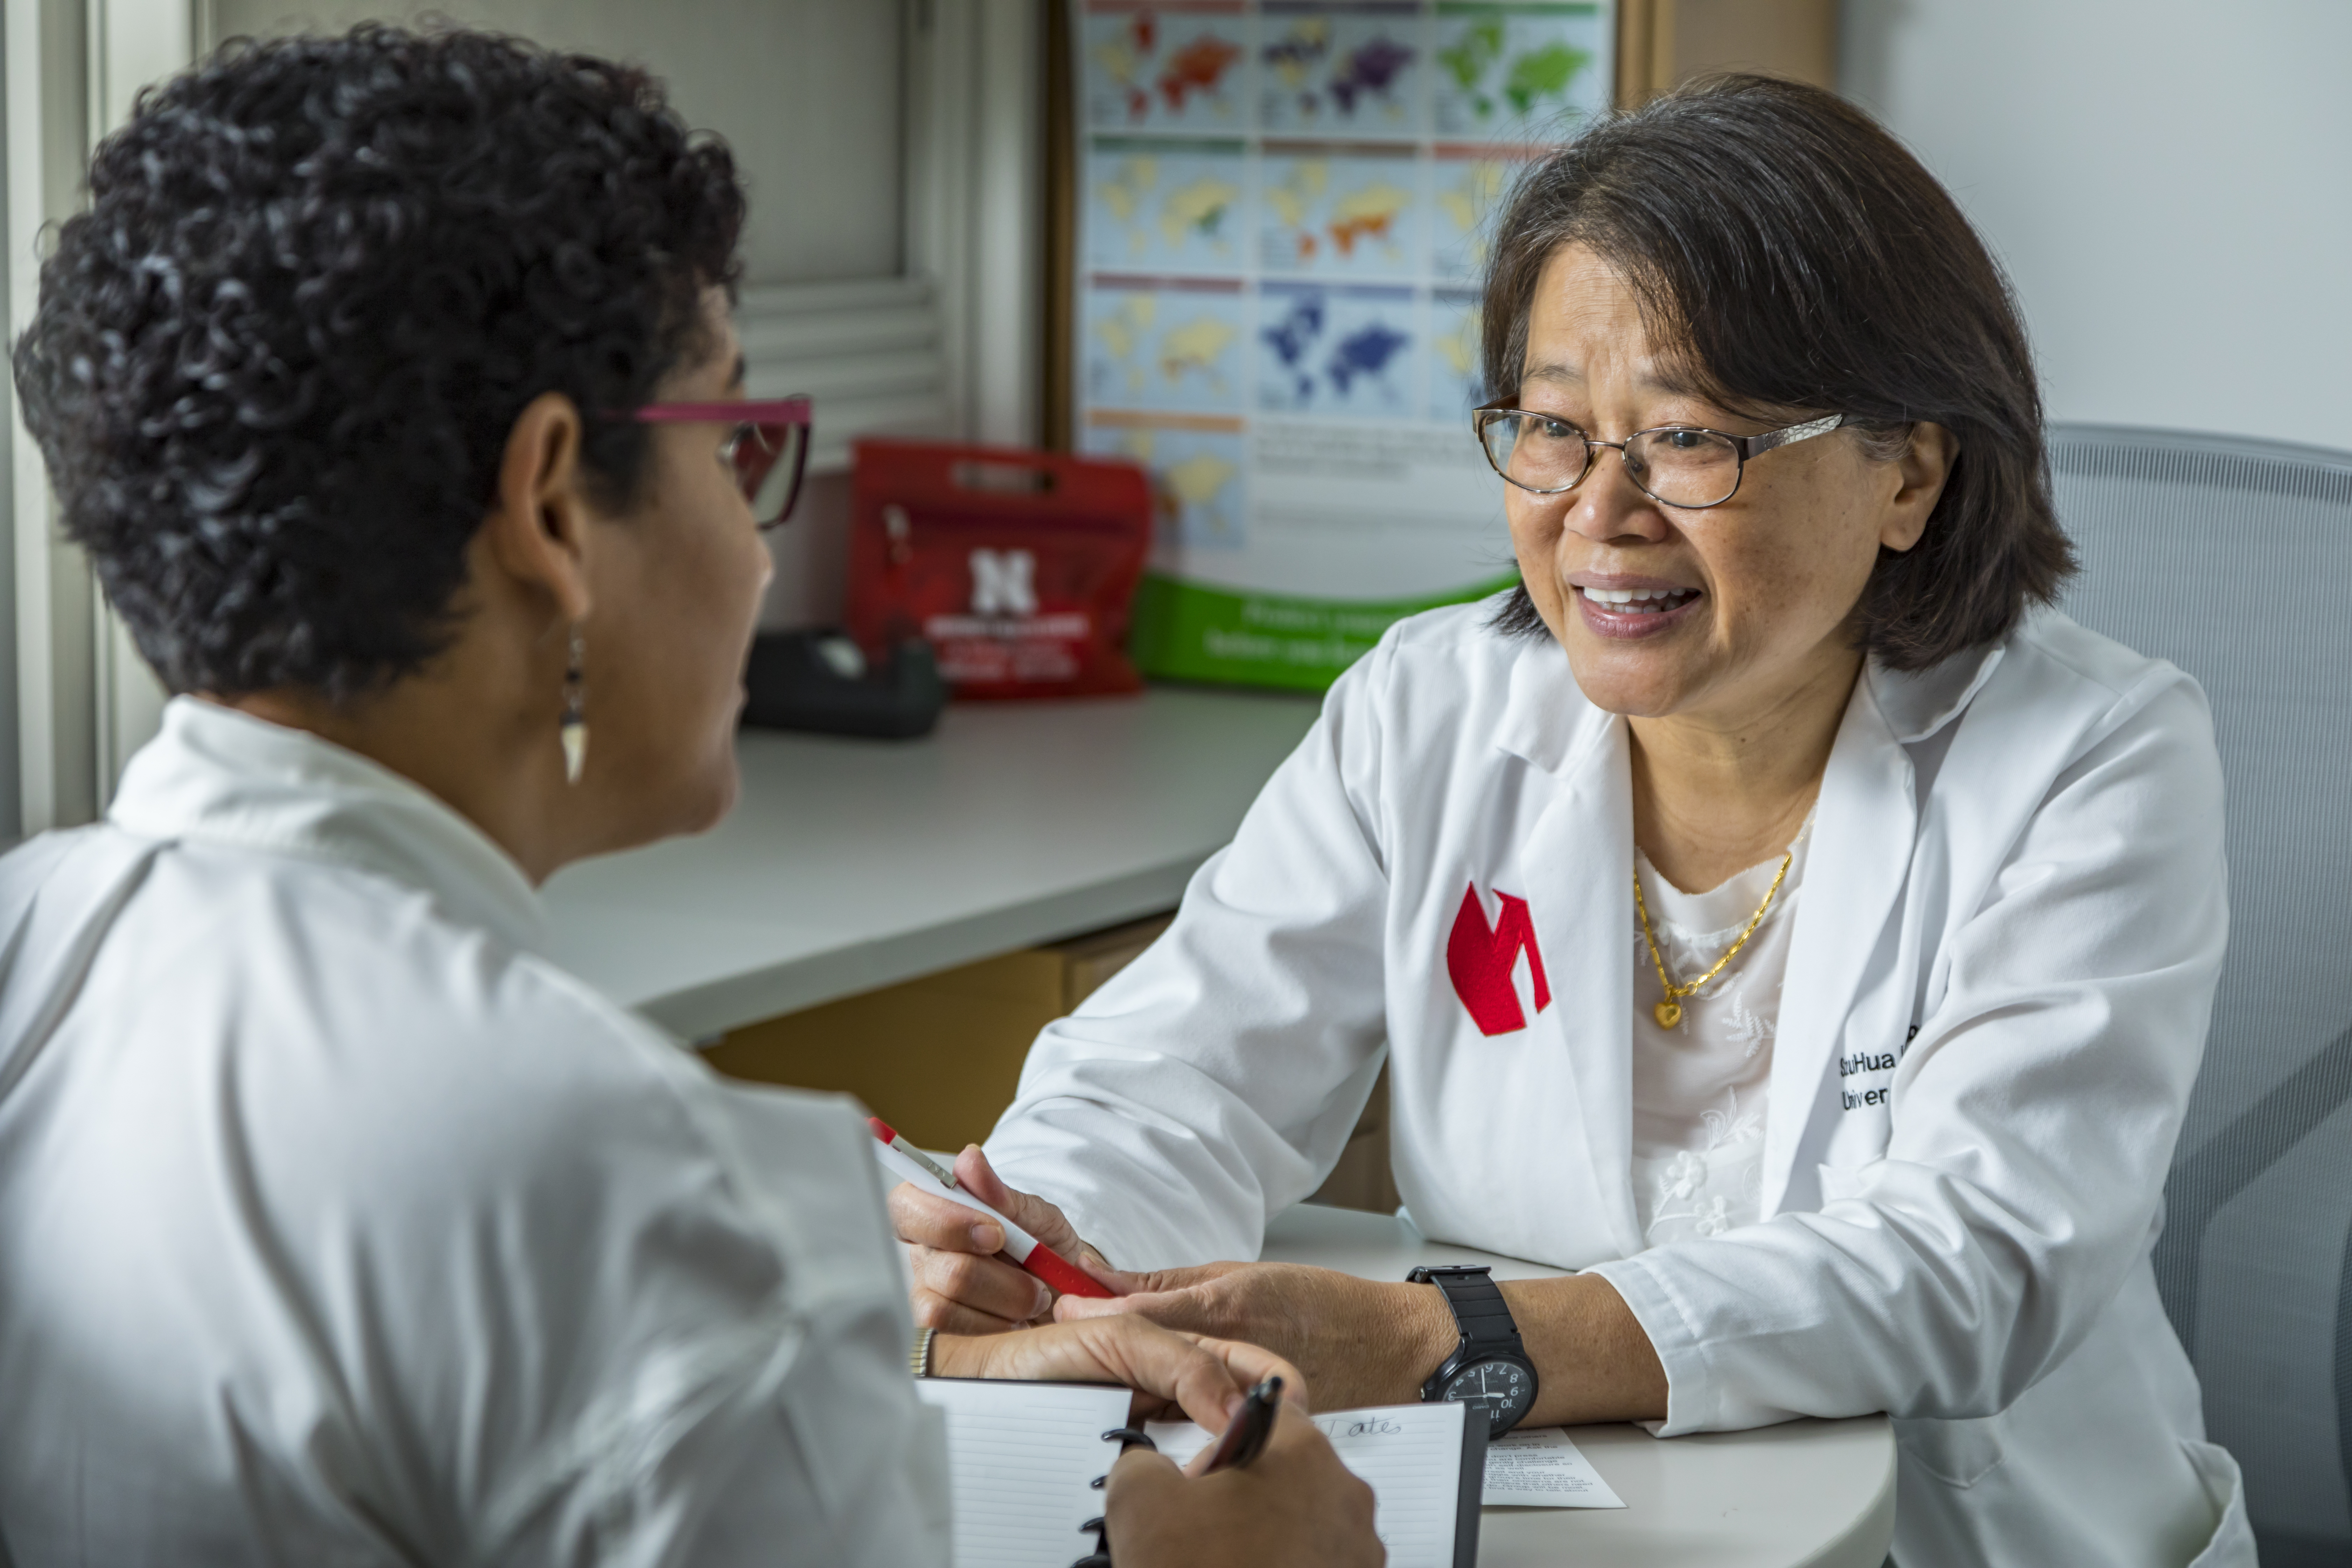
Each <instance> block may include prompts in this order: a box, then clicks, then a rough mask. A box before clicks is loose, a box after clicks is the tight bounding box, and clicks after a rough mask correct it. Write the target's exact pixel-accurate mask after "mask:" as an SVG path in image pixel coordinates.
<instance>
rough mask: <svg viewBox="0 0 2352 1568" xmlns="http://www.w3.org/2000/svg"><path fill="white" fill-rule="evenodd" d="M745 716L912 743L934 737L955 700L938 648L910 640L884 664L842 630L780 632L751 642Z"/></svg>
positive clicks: (786, 726) (763, 722) (778, 726)
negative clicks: (920, 737)
mask: <svg viewBox="0 0 2352 1568" xmlns="http://www.w3.org/2000/svg"><path fill="white" fill-rule="evenodd" d="M743 684H744V686H745V688H746V689H748V690H749V692H750V700H748V701H746V702H745V703H744V705H743V722H745V723H746V724H756V725H759V726H760V727H761V728H762V729H768V730H813V731H816V732H817V733H819V734H824V735H864V736H866V737H869V738H871V739H874V740H881V741H906V740H912V739H913V738H914V737H916V736H918V735H928V734H929V733H930V731H931V727H932V726H933V725H935V724H937V723H938V722H939V720H940V709H942V708H944V707H946V706H947V701H948V688H947V682H946V681H944V680H941V679H940V667H939V664H938V662H937V661H936V660H935V659H933V658H932V657H931V649H930V646H929V644H928V643H925V642H924V641H922V640H921V639H920V638H919V637H917V638H908V639H907V640H906V641H903V642H900V643H898V644H897V645H896V646H894V647H892V648H891V649H890V652H889V655H888V657H887V658H886V659H884V660H883V661H882V663H881V666H880V668H874V661H872V660H870V659H868V658H866V651H865V650H864V649H863V648H861V647H858V646H857V644H856V642H855V641H853V640H852V639H851V638H850V637H847V636H846V635H845V634H844V633H842V632H839V631H835V630H830V629H827V630H818V631H794V632H774V633H770V634H768V635H765V636H762V637H759V638H757V639H755V640H754V641H753V642H752V644H751V666H750V668H748V669H747V670H746V671H745V672H744V677H743Z"/></svg>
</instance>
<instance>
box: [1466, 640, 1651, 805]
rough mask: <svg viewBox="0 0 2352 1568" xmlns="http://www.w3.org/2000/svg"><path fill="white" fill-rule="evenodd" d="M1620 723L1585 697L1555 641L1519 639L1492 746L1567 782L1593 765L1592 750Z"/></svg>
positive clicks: (1605, 740) (1563, 653)
mask: <svg viewBox="0 0 2352 1568" xmlns="http://www.w3.org/2000/svg"><path fill="white" fill-rule="evenodd" d="M1496 635H1500V634H1496ZM1619 722H1621V721H1618V720H1617V718H1616V715H1614V714H1612V713H1606V712H1603V711H1602V710H1601V709H1599V708H1596V707H1594V706H1593V705H1592V703H1591V701H1589V700H1587V699H1586V698H1585V695H1584V689H1583V688H1581V687H1580V686H1578V685H1577V684H1576V674H1575V672H1574V671H1573V670H1571V669H1570V668H1569V664H1568V650H1567V649H1566V648H1563V647H1560V646H1559V639H1557V638H1556V637H1553V636H1552V635H1551V634H1550V633H1549V632H1541V633H1538V634H1537V635H1536V636H1533V637H1523V638H1521V639H1520V642H1519V648H1518V653H1517V657H1516V658H1513V659H1512V660H1511V675H1510V688H1509V690H1508V693H1507V696H1506V697H1505V698H1504V701H1503V717H1502V721H1501V722H1500V723H1498V724H1497V725H1496V730H1495V743H1496V745H1498V746H1500V747H1501V748H1502V749H1503V750H1504V751H1506V752H1509V753H1510V754H1511V755H1513V756H1515V757H1525V758H1526V759H1527V760H1528V762H1530V763H1534V764H1535V765H1536V766H1537V767H1539V768H1541V769H1542V770H1543V771H1544V772H1546V773H1551V774H1553V775H1555V776H1557V777H1559V778H1562V779H1565V778H1567V777H1568V776H1569V775H1570V773H1572V772H1573V771H1574V770H1576V769H1578V768H1581V767H1590V766H1591V765H1593V764H1594V763H1595V762H1596V760H1597V759H1596V758H1595V757H1594V756H1593V755H1592V754H1591V751H1592V748H1594V747H1597V746H1600V745H1602V744H1604V743H1605V742H1607V741H1608V739H1609V736H1610V733H1611V731H1612V727H1613V726H1615V725H1616V724H1618V723H1619Z"/></svg>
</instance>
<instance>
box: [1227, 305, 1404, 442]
mask: <svg viewBox="0 0 2352 1568" xmlns="http://www.w3.org/2000/svg"><path fill="white" fill-rule="evenodd" d="M1411 312H1412V293H1411V291H1410V290H1407V289H1378V290H1372V289H1366V290H1362V291H1360V292H1359V291H1352V290H1350V291H1342V290H1339V289H1267V290H1266V291H1265V294H1264V295H1263V296H1261V305H1260V321H1261V323H1262V324H1261V325H1260V326H1259V328H1258V342H1259V343H1260V345H1261V347H1262V348H1263V350H1264V358H1263V361H1262V364H1263V367H1264V368H1263V370H1262V373H1261V375H1260V378H1259V382H1258V402H1259V405H1260V406H1262V407H1265V408H1273V409H1281V410H1284V411H1286V412H1302V413H1303V412H1321V413H1333V414H1338V413H1372V412H1383V413H1386V412H1395V411H1398V410H1401V409H1403V408H1404V407H1405V406H1406V405H1407V403H1408V401H1409V397H1410V385H1411V383H1412V374H1411V363H1412V356H1411V355H1410V354H1409V353H1407V351H1408V350H1410V349H1411V348H1412V345H1413V339H1414V334H1413V332H1412V331H1411V330H1410V324H1411Z"/></svg>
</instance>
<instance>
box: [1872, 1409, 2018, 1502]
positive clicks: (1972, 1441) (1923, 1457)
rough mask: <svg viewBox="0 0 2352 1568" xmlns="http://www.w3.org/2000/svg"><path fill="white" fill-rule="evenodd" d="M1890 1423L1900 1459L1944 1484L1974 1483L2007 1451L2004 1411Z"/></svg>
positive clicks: (2006, 1419) (2006, 1418) (1982, 1477)
mask: <svg viewBox="0 0 2352 1568" xmlns="http://www.w3.org/2000/svg"><path fill="white" fill-rule="evenodd" d="M1894 1425H1895V1447H1898V1448H1900V1449H1901V1450H1902V1453H1903V1458H1905V1459H1906V1460H1908V1461H1910V1462H1911V1463H1912V1464H1915V1465H1916V1466H1918V1467H1919V1468H1921V1469H1923V1470H1925V1471H1927V1473H1928V1474H1929V1475H1931V1476H1933V1477H1935V1478H1936V1479H1937V1480H1939V1481H1942V1482H1943V1483H1945V1484H1946V1485H1947V1486H1955V1487H1972V1486H1974V1485H1976V1484H1977V1483H1978V1482H1979V1481H1980V1480H1982V1479H1984V1478H1985V1477H1986V1476H1987V1475H1989V1474H1990V1473H1991V1471H1992V1469H1993V1468H1994V1467H1995V1466H1997V1465H1999V1464H2000V1461H2001V1459H2002V1458H2003V1457H2004V1455H2005V1454H2006V1453H2007V1451H2008V1450H2007V1447H2006V1445H2005V1443H2004V1441H2003V1439H2004V1438H2005V1437H2006V1436H2007V1435H2008V1433H2007V1429H2008V1426H2009V1415H2008V1413H2007V1412H2003V1413H2002V1414H2000V1415H1980V1416H1978V1417H1976V1418H1974V1419H1973V1420H1968V1421H1931V1420H1924V1419H1923V1420H1901V1419H1898V1420H1896V1421H1895V1424H1894Z"/></svg>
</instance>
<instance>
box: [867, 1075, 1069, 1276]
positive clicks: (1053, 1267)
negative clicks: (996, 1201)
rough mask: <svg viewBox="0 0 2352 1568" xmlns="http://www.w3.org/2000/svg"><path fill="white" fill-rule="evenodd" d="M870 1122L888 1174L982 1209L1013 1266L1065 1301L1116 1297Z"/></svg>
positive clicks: (877, 1121) (882, 1124) (885, 1126)
mask: <svg viewBox="0 0 2352 1568" xmlns="http://www.w3.org/2000/svg"><path fill="white" fill-rule="evenodd" d="M866 1125H867V1126H869V1127H871V1128H873V1129H874V1136H875V1139H876V1140H877V1142H876V1143H875V1145H874V1156H875V1158H876V1159H878V1160H880V1161H881V1162H882V1168H883V1169H884V1170H886V1171H888V1172H889V1173H891V1174H892V1175H894V1176H896V1177H898V1179H899V1180H900V1181H902V1182H910V1183H912V1184H914V1187H915V1190H916V1191H917V1192H922V1193H935V1194H938V1195H939V1196H940V1197H943V1198H945V1199H947V1200H948V1202H950V1203H951V1204H961V1205H963V1206H964V1207H966V1208H968V1209H977V1210H979V1211H980V1212H981V1213H982V1214H984V1215H987V1216H988V1217H989V1218H991V1219H992V1220H994V1221H995V1222H996V1223H997V1224H998V1225H1000V1226H1003V1227H1004V1255H1005V1256H1006V1257H1007V1258H1012V1259H1013V1262H1015V1263H1018V1264H1019V1265H1021V1267H1022V1268H1026V1269H1027V1270H1028V1271H1029V1272H1030V1273H1032V1274H1034V1275H1035V1276H1036V1277H1037V1278H1038V1279H1043V1280H1044V1281H1045V1283H1046V1284H1048V1285H1051V1286H1052V1287H1053V1288H1054V1289H1056V1290H1058V1291H1060V1292H1061V1293H1062V1294H1063V1295H1065V1296H1101V1297H1105V1298H1108V1296H1109V1295H1110V1292H1109V1291H1108V1290H1106V1289H1103V1287H1102V1285H1101V1284H1100V1283H1099V1282H1098V1281H1097V1280H1096V1279H1095V1278H1094V1277H1093V1276H1092V1275H1090V1274H1088V1273H1087V1271H1086V1270H1085V1269H1083V1268H1078V1267H1077V1266H1076V1264H1074V1263H1072V1262H1070V1261H1069V1260H1068V1259H1067V1258H1064V1257H1062V1256H1061V1255H1060V1254H1059V1253H1057V1252H1055V1250H1054V1249H1053V1248H1052V1247H1048V1246H1046V1245H1045V1243H1044V1242H1042V1241H1039V1240H1038V1239H1037V1238H1036V1237H1034V1236H1032V1235H1030V1234H1029V1233H1028V1232H1027V1231H1025V1230H1024V1229H1022V1228H1021V1227H1020V1226H1017V1225H1015V1224H1013V1222H1012V1221H1011V1220H1009V1219H1007V1218H1005V1217H1004V1216H1003V1215H1001V1214H999V1213H997V1212H996V1211H995V1210H994V1209H992V1208H991V1207H989V1206H988V1205H986V1204H984V1203H982V1202H981V1201H980V1200H979V1199H978V1198H976V1197H973V1196H972V1195H971V1194H970V1193H968V1192H965V1191H964V1190H963V1189H962V1188H961V1187H960V1186H958V1185H956V1184H955V1178H954V1177H952V1176H949V1177H947V1179H946V1180H944V1181H943V1180H941V1179H940V1178H941V1177H942V1176H943V1175H944V1174H945V1173H943V1172H941V1171H940V1168H939V1166H937V1165H935V1164H933V1163H931V1162H930V1161H929V1160H928V1159H925V1158H924V1157H923V1155H922V1153H921V1152H919V1151H917V1150H913V1149H911V1148H910V1147H909V1146H908V1144H907V1141H906V1140H905V1139H903V1138H901V1137H899V1136H898V1133H897V1132H895V1131H891V1128H890V1124H889V1123H888V1122H887V1121H883V1120H882V1119H881V1118H880V1117H878V1116H869V1117H867V1118H866Z"/></svg>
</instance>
